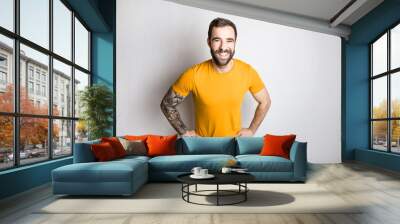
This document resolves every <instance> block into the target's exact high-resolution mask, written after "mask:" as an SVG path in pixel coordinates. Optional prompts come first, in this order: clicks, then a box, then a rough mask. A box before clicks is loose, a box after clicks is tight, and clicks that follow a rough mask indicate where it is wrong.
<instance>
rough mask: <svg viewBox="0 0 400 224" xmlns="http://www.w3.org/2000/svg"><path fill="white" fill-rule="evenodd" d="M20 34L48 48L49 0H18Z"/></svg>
mask: <svg viewBox="0 0 400 224" xmlns="http://www.w3.org/2000/svg"><path fill="white" fill-rule="evenodd" d="M20 14H21V16H20V24H21V27H20V32H21V36H23V37H25V38H26V39H28V40H30V41H32V42H34V43H36V44H38V45H40V46H42V47H44V48H47V49H48V48H49V0H34V1H32V0H20Z"/></svg>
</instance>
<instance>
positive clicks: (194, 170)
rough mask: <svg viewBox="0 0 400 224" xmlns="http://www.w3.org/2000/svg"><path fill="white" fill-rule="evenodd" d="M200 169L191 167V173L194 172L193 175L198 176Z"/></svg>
mask: <svg viewBox="0 0 400 224" xmlns="http://www.w3.org/2000/svg"><path fill="white" fill-rule="evenodd" d="M201 170H202V168H201V167H199V166H198V167H193V169H192V173H193V174H194V175H196V176H199V175H201V174H200V171H201Z"/></svg>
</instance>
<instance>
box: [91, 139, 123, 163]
mask: <svg viewBox="0 0 400 224" xmlns="http://www.w3.org/2000/svg"><path fill="white" fill-rule="evenodd" d="M90 147H91V149H92V152H93V154H94V157H96V161H99V162H104V161H109V160H113V159H117V158H118V156H117V155H116V154H115V150H114V149H113V147H112V145H111V144H110V143H108V142H102V143H99V144H92V145H91V146H90Z"/></svg>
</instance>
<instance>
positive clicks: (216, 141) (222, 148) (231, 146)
mask: <svg viewBox="0 0 400 224" xmlns="http://www.w3.org/2000/svg"><path fill="white" fill-rule="evenodd" d="M178 154H184V155H199V154H225V155H235V139H234V138H230V137H183V138H182V139H181V146H180V148H179V147H178Z"/></svg>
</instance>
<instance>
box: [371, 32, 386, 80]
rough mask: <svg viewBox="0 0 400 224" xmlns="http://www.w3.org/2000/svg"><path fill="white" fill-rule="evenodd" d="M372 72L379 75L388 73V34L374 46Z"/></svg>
mask: <svg viewBox="0 0 400 224" xmlns="http://www.w3.org/2000/svg"><path fill="white" fill-rule="evenodd" d="M372 52H373V53H372V71H373V75H374V76H375V75H378V74H381V73H383V72H386V71H387V34H385V35H383V36H382V37H380V38H379V39H378V40H377V41H376V42H375V43H374V44H373V45H372Z"/></svg>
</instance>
